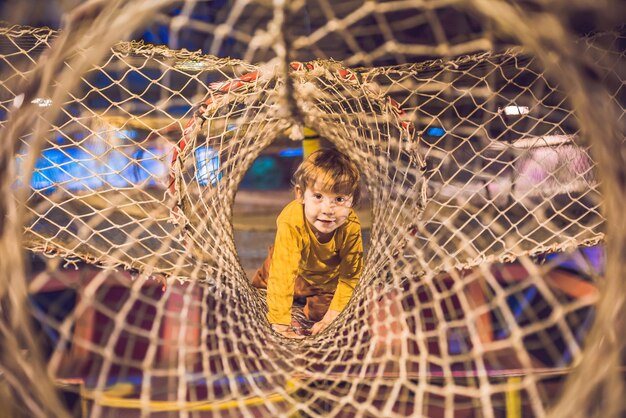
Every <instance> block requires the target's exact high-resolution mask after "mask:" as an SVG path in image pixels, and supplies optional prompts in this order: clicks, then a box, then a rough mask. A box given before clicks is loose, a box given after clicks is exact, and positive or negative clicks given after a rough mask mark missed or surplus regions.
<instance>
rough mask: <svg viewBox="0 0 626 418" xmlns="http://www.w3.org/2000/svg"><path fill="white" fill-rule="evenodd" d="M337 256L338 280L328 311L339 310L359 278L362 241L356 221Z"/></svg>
mask: <svg viewBox="0 0 626 418" xmlns="http://www.w3.org/2000/svg"><path fill="white" fill-rule="evenodd" d="M339 256H340V257H341V264H340V265H339V279H338V280H339V281H338V283H337V290H336V291H335V295H334V296H333V299H332V301H331V302H330V307H329V310H330V311H336V312H341V311H342V310H343V308H345V307H346V305H347V304H348V302H349V301H350V298H351V297H352V292H354V289H355V288H356V285H357V284H358V283H359V279H360V278H361V270H363V241H362V239H361V229H360V226H358V223H357V224H356V225H355V228H354V229H353V231H352V233H350V234H349V235H348V237H347V239H346V241H345V244H344V246H343V247H342V248H341V249H340V251H339ZM335 316H336V315H335ZM333 319H334V318H333Z"/></svg>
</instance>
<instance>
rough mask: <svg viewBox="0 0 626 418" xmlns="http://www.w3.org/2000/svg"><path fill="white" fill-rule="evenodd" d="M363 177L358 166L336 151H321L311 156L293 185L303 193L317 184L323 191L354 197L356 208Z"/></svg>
mask: <svg viewBox="0 0 626 418" xmlns="http://www.w3.org/2000/svg"><path fill="white" fill-rule="evenodd" d="M360 180H361V175H360V174H359V170H358V169H357V168H356V165H355V164H354V163H353V162H352V161H351V160H350V159H349V158H348V157H346V156H345V155H344V154H342V153H340V152H339V151H337V150H336V149H321V150H319V151H315V152H314V153H312V154H311V155H309V156H308V157H307V158H306V159H305V160H304V161H303V162H302V163H301V164H300V166H299V167H298V169H297V170H296V172H295V174H294V175H293V185H294V186H299V187H300V189H302V191H304V190H306V188H307V187H313V186H314V185H315V184H316V183H317V184H318V186H319V187H321V188H322V190H323V191H330V192H333V193H337V194H343V195H350V196H352V205H353V206H356V205H357V204H358V203H359V199H360V197H361V188H360Z"/></svg>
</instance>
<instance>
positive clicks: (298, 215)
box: [276, 199, 304, 226]
mask: <svg viewBox="0 0 626 418" xmlns="http://www.w3.org/2000/svg"><path fill="white" fill-rule="evenodd" d="M283 222H286V223H288V224H290V225H294V226H297V225H304V208H303V206H302V203H301V202H300V201H299V200H297V199H295V200H292V201H291V202H290V203H289V204H288V205H287V206H285V207H284V208H283V210H282V211H281V212H280V215H278V218H277V219H276V224H277V225H278V224H280V223H283Z"/></svg>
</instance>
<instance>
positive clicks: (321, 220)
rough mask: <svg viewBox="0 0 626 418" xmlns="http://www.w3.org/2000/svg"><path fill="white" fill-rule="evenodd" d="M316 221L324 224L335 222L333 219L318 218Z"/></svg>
mask: <svg viewBox="0 0 626 418" xmlns="http://www.w3.org/2000/svg"><path fill="white" fill-rule="evenodd" d="M318 221H319V222H321V223H324V224H332V223H333V222H335V221H332V220H328V219H318Z"/></svg>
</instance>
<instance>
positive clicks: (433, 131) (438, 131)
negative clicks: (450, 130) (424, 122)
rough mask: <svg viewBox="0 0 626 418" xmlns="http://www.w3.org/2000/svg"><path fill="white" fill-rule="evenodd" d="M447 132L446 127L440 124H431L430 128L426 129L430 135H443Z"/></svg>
mask: <svg viewBox="0 0 626 418" xmlns="http://www.w3.org/2000/svg"><path fill="white" fill-rule="evenodd" d="M445 133H446V131H445V129H443V128H441V127H439V126H431V127H430V128H428V129H426V135H428V136H435V137H440V136H443V135H444V134H445Z"/></svg>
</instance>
